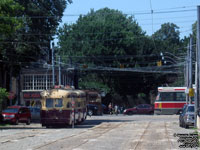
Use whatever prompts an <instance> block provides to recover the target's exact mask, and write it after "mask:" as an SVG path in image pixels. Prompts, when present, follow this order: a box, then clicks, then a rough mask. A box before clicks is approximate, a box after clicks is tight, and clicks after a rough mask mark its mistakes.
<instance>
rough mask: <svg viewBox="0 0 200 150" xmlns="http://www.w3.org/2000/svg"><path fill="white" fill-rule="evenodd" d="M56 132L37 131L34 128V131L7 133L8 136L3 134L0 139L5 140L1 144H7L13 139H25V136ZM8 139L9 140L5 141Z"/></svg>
mask: <svg viewBox="0 0 200 150" xmlns="http://www.w3.org/2000/svg"><path fill="white" fill-rule="evenodd" d="M53 132H55V131H54V130H53V131H48V132H46V131H36V130H32V131H27V132H23V133H16V134H15V135H14V136H13V135H6V136H1V137H0V139H1V140H3V141H0V143H1V144H5V143H9V142H12V141H13V140H21V139H25V138H30V137H35V136H39V135H42V134H49V133H53ZM24 134H29V135H24ZM5 137H7V139H5ZM5 141H7V142H5Z"/></svg>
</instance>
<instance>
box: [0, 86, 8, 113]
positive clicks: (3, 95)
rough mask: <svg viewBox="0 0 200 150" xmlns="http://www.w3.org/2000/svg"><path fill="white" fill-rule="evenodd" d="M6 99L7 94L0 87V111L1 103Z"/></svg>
mask: <svg viewBox="0 0 200 150" xmlns="http://www.w3.org/2000/svg"><path fill="white" fill-rule="evenodd" d="M7 97H8V92H7V91H6V89H5V88H1V87H0V111H1V110H2V104H3V101H4V100H5V99H6V98H7Z"/></svg>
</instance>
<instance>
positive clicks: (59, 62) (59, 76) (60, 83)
mask: <svg viewBox="0 0 200 150" xmlns="http://www.w3.org/2000/svg"><path fill="white" fill-rule="evenodd" d="M58 59H59V85H61V61H60V56H59V58H58Z"/></svg>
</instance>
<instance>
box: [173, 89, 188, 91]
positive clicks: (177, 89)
mask: <svg viewBox="0 0 200 150" xmlns="http://www.w3.org/2000/svg"><path fill="white" fill-rule="evenodd" d="M174 90H175V91H185V89H174Z"/></svg>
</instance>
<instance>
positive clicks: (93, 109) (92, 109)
mask: <svg viewBox="0 0 200 150" xmlns="http://www.w3.org/2000/svg"><path fill="white" fill-rule="evenodd" d="M97 112H98V106H97V105H95V104H88V105H87V114H88V115H89V116H92V115H97Z"/></svg>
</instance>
